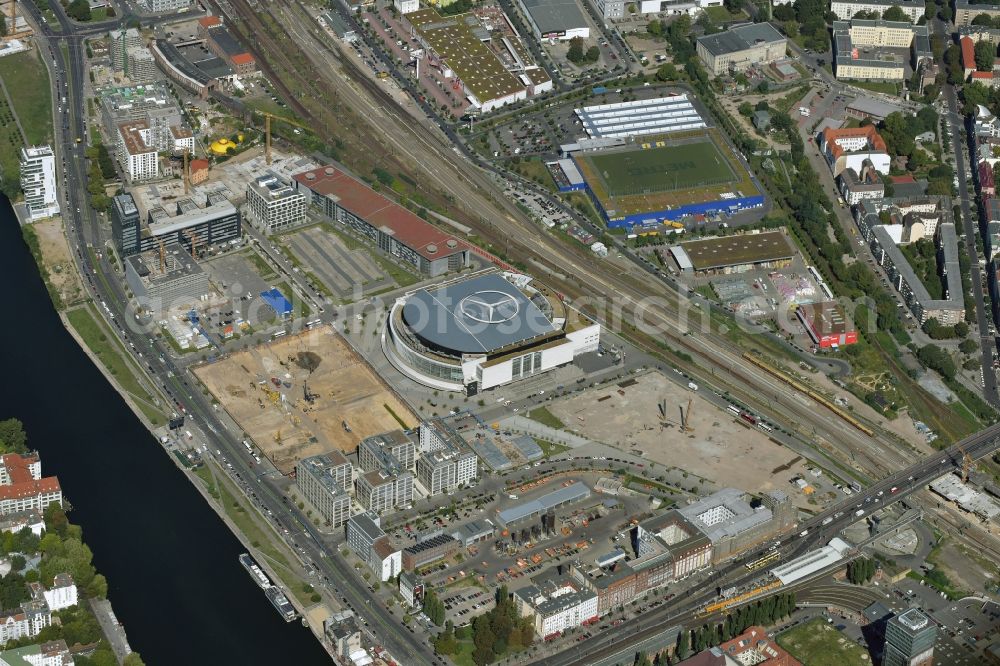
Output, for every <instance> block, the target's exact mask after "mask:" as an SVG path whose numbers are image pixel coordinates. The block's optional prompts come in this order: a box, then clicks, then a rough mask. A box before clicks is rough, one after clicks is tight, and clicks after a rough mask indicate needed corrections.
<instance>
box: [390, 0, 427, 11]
mask: <svg viewBox="0 0 1000 666" xmlns="http://www.w3.org/2000/svg"><path fill="white" fill-rule="evenodd" d="M392 5H393V6H394V7H395V8H396V11H398V12H399V13H400V14H409V13H410V12H415V11H417V10H418V9H420V0H392Z"/></svg>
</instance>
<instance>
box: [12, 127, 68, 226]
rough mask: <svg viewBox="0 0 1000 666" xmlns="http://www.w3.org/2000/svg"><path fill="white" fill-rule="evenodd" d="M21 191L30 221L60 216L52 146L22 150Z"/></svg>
mask: <svg viewBox="0 0 1000 666" xmlns="http://www.w3.org/2000/svg"><path fill="white" fill-rule="evenodd" d="M20 167H21V191H22V192H24V205H25V207H26V208H27V211H28V217H29V219H30V220H31V221H32V222H34V221H35V220H40V219H42V218H46V217H51V216H53V215H58V214H59V192H58V188H57V186H56V158H55V154H54V153H53V152H52V147H51V146H33V147H31V148H21V165H20Z"/></svg>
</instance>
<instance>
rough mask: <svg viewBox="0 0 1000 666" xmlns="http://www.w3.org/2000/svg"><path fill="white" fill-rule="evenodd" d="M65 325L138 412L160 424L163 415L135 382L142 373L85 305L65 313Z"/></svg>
mask: <svg viewBox="0 0 1000 666" xmlns="http://www.w3.org/2000/svg"><path fill="white" fill-rule="evenodd" d="M66 317H67V318H68V319H69V323H70V324H71V325H72V326H73V328H74V329H76V332H77V333H79V334H80V337H81V338H83V341H84V344H86V345H87V347H88V348H89V349H90V351H91V352H93V353H94V355H95V356H97V358H98V359H100V361H101V365H103V366H104V368H105V369H106V370H107V371H108V373H109V374H110V375H111V376H112V377H114V378H115V381H116V382H117V383H118V385H119V386H121V388H122V389H123V390H124V391H125V392H126V393H128V394H129V395H130V396H132V398H133V399H134V401H135V403H136V404H137V405H138V406H139V409H140V410H141V411H142V413H143V414H144V415H145V416H146V418H148V419H149V420H150V421H151V422H152V423H153V425H160V424H162V423H163V422H164V420H165V419H164V415H163V412H161V411H160V410H159V409H158V408H157V407H156V406H154V405H153V398H152V396H150V394H149V392H147V391H146V389H145V388H144V387H143V386H142V384H141V383H140V382H139V377H140V376H141V374H142V371H141V370H140V369H139V368H137V367H136V366H135V364H134V363H133V362H132V361H131V360H130V359H129V356H128V353H127V352H126V351H125V348H124V347H122V345H121V343H120V342H119V341H118V339H117V338H116V337H115V336H114V335H113V334H112V333H111V331H110V330H109V329H108V328H107V326H105V325H104V324H103V323H102V322H101V321H100V319H99V317H98V316H97V315H96V313H95V312H94V310H93V307H92V306H90V305H87V306H85V307H82V308H77V309H76V310H70V311H69V312H67V313H66Z"/></svg>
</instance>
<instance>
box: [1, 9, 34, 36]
mask: <svg viewBox="0 0 1000 666" xmlns="http://www.w3.org/2000/svg"><path fill="white" fill-rule="evenodd" d="M4 18H7V20H8V21H10V23H8V24H7V34H6V35H4V37H3V41H4V42H8V41H10V40H12V39H18V38H20V37H27V36H28V35H30V34H31V33H32V31H31V29H30V28H29V29H28V30H22V31H21V32H18V31H17V1H16V0H10V16H9V17H8V16H7V15H4Z"/></svg>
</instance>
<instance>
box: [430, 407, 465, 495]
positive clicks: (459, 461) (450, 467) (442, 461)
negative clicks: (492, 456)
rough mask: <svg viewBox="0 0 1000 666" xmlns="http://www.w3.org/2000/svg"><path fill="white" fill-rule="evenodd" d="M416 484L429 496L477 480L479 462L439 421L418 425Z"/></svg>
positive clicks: (459, 439) (457, 437)
mask: <svg viewBox="0 0 1000 666" xmlns="http://www.w3.org/2000/svg"><path fill="white" fill-rule="evenodd" d="M418 443H419V447H420V452H421V453H420V456H419V457H418V458H417V462H416V472H417V481H419V482H420V485H421V486H423V489H424V491H425V492H427V493H428V494H429V495H438V494H440V493H446V492H451V491H453V490H455V489H456V488H459V487H463V486H465V485H467V484H469V483H471V482H472V481H474V480H475V479H476V478H477V477H478V475H479V474H478V471H479V458H478V457H477V456H476V454H475V453H474V452H472V451H470V450H469V449H468V448H467V447H466V445H465V442H464V441H462V439H461V438H460V437H459V436H458V435H456V434H455V433H454V432H452V431H451V429H450V428H448V426H447V425H445V423H444V422H443V421H441V420H440V419H434V420H432V421H424V422H423V423H421V424H420V428H419V436H418Z"/></svg>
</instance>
